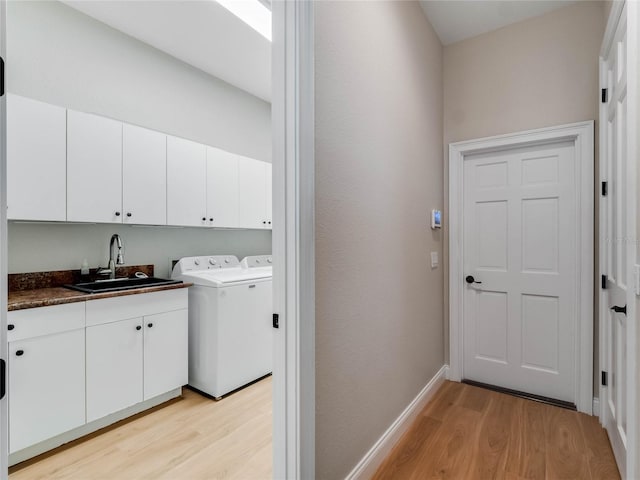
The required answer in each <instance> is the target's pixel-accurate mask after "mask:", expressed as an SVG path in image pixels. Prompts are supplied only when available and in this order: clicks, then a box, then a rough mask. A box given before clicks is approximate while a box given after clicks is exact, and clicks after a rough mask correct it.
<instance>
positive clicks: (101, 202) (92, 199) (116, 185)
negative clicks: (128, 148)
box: [67, 110, 122, 223]
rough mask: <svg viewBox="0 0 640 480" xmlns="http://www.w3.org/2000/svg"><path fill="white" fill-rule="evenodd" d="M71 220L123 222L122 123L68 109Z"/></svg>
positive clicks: (68, 182) (68, 205) (69, 206)
mask: <svg viewBox="0 0 640 480" xmlns="http://www.w3.org/2000/svg"><path fill="white" fill-rule="evenodd" d="M67 220H68V221H70V222H100V223H122V122H118V121H115V120H111V119H109V118H105V117H100V116H97V115H91V114H88V113H82V112H76V111H73V110H69V111H68V112H67Z"/></svg>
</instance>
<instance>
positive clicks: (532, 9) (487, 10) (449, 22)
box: [420, 0, 578, 45]
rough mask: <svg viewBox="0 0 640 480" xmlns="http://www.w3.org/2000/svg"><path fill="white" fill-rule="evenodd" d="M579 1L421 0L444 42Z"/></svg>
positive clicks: (460, 38) (447, 43)
mask: <svg viewBox="0 0 640 480" xmlns="http://www.w3.org/2000/svg"><path fill="white" fill-rule="evenodd" d="M576 1H578V0H563V1H560V0H497V1H496V0H420V5H421V6H422V9H423V10H424V13H425V14H426V15H427V18H428V19H429V21H430V22H431V25H432V26H433V28H434V30H435V31H436V33H437V34H438V37H440V41H441V42H442V44H443V45H450V44H452V43H455V42H459V41H460V40H465V39H467V38H471V37H475V36H476V35H480V34H481V33H486V32H490V31H492V30H497V29H498V28H501V27H504V26H506V25H509V24H511V23H516V22H519V21H521V20H525V19H527V18H531V17H537V16H538V15H542V14H544V13H547V12H551V11H552V10H556V9H558V8H561V7H565V6H567V5H570V4H572V3H576Z"/></svg>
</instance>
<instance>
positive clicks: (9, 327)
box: [7, 323, 16, 330]
mask: <svg viewBox="0 0 640 480" xmlns="http://www.w3.org/2000/svg"><path fill="white" fill-rule="evenodd" d="M14 328H16V326H15V325H13V324H11V323H10V324H9V325H7V330H13V329H14Z"/></svg>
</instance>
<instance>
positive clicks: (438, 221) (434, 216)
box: [431, 210, 442, 230]
mask: <svg viewBox="0 0 640 480" xmlns="http://www.w3.org/2000/svg"><path fill="white" fill-rule="evenodd" d="M431 228H432V229H434V230H435V229H436V228H442V212H440V210H431Z"/></svg>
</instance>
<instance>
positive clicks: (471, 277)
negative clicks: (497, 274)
mask: <svg viewBox="0 0 640 480" xmlns="http://www.w3.org/2000/svg"><path fill="white" fill-rule="evenodd" d="M464 280H465V282H467V283H482V282H478V281H476V279H475V278H473V275H467V278H465V279H464Z"/></svg>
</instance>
